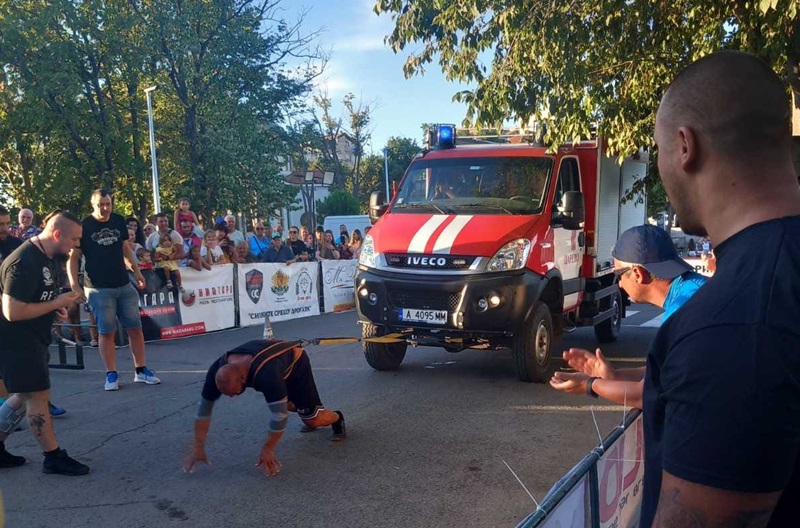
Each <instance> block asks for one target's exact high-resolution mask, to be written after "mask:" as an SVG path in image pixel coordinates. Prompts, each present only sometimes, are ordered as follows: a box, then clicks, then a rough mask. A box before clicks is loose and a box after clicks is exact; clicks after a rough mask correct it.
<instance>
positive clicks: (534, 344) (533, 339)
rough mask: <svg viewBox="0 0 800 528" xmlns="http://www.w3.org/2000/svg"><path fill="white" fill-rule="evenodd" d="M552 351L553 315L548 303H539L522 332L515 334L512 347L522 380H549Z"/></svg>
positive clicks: (516, 366)
mask: <svg viewBox="0 0 800 528" xmlns="http://www.w3.org/2000/svg"><path fill="white" fill-rule="evenodd" d="M552 353H553V316H552V315H551V314H550V309H549V308H548V307H547V305H546V304H543V303H539V305H538V306H537V307H536V309H535V310H534V311H533V315H532V316H531V318H530V320H529V321H528V322H527V323H525V325H524V326H523V327H522V332H521V333H520V334H518V335H515V336H514V341H513V344H512V348H511V355H512V356H513V357H514V366H515V368H516V371H517V377H519V379H520V381H526V382H531V381H535V382H536V383H544V382H546V381H548V380H549V379H550V363H551V361H550V360H551V359H552Z"/></svg>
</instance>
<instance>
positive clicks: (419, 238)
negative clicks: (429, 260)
mask: <svg viewBox="0 0 800 528" xmlns="http://www.w3.org/2000/svg"><path fill="white" fill-rule="evenodd" d="M445 220H447V215H433V216H432V217H430V218H429V219H428V221H427V222H425V223H424V224H422V227H420V228H419V230H418V231H417V233H416V234H415V235H414V238H412V239H411V242H410V243H409V244H408V252H409V253H424V252H425V246H426V245H427V244H428V240H429V239H430V238H431V235H432V234H433V232H434V231H436V230H437V229H438V228H439V226H440V225H442V223H443V222H444V221H445Z"/></svg>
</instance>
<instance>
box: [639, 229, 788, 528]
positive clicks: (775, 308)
mask: <svg viewBox="0 0 800 528" xmlns="http://www.w3.org/2000/svg"><path fill="white" fill-rule="evenodd" d="M716 256H717V270H716V272H715V273H714V278H713V279H712V280H709V281H708V283H707V284H706V285H705V286H703V287H702V288H700V290H699V291H698V292H697V293H696V294H695V295H694V296H692V298H690V299H689V300H688V301H686V303H685V304H684V305H683V307H682V308H681V309H680V310H678V311H676V312H674V313H673V314H672V316H671V317H669V318H668V319H667V321H666V322H665V323H664V324H663V325H662V326H661V328H660V329H659V331H658V333H657V334H656V337H655V340H654V341H653V343H652V345H651V347H650V350H649V352H648V354H647V373H646V375H645V379H644V414H643V419H644V441H645V450H644V452H645V473H644V493H643V494H644V497H643V500H642V510H641V526H642V527H644V528H647V527H649V526H651V525H652V523H653V518H654V516H655V513H656V508H657V505H658V499H659V494H660V492H661V477H662V472H663V471H666V472H668V473H669V474H671V475H674V476H675V477H678V478H680V479H683V480H687V481H690V482H694V483H696V484H701V485H705V486H710V487H714V488H718V489H724V490H731V491H738V492H744V493H770V492H777V491H781V490H783V493H782V495H781V498H780V500H779V502H778V505H777V507H776V509H775V512H774V513H773V514H772V518H771V519H770V524H769V526H797V520H798V519H800V501H798V500H797V497H798V496H800V323H799V322H800V273H798V265H799V264H800V216H794V217H787V218H781V219H777V220H770V221H767V222H762V223H759V224H756V225H753V226H750V227H748V228H747V229H744V230H743V231H740V232H739V233H737V234H735V235H734V236H732V237H731V238H729V239H728V240H726V241H724V242H723V243H722V244H720V245H719V246H718V247H717V249H716Z"/></svg>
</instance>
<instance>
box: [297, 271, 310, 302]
mask: <svg viewBox="0 0 800 528" xmlns="http://www.w3.org/2000/svg"><path fill="white" fill-rule="evenodd" d="M313 293H314V281H313V280H312V279H311V275H309V274H308V272H307V271H306V270H305V269H304V270H303V271H301V272H300V275H298V277H297V284H296V285H295V294H296V295H297V300H298V301H308V300H310V299H311V295H312V294H313Z"/></svg>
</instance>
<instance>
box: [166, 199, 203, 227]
mask: <svg viewBox="0 0 800 528" xmlns="http://www.w3.org/2000/svg"><path fill="white" fill-rule="evenodd" d="M190 205H191V204H190V202H189V199H188V198H185V197H184V198H181V199H180V200H178V208H177V209H175V214H174V215H172V216H173V218H172V220H173V223H172V225H173V226H175V229H178V228H179V227H180V225H181V222H182V221H184V220H189V221H190V222H192V226H193V227H194V226H199V225H200V221H199V220H198V219H197V215H196V214H194V211H191V210H190V209H189V206H190Z"/></svg>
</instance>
